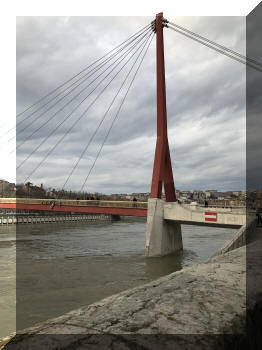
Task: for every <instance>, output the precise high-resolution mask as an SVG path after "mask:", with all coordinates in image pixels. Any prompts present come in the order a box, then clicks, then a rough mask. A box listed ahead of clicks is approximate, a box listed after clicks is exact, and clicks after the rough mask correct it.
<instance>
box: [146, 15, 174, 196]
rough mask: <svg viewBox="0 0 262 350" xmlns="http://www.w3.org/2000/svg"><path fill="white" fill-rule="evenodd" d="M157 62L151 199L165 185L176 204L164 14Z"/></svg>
mask: <svg viewBox="0 0 262 350" xmlns="http://www.w3.org/2000/svg"><path fill="white" fill-rule="evenodd" d="M155 26H156V27H155V29H156V61H157V141H156V150H155V161H154V169H153V177H152V185H151V194H150V198H161V196H162V184H163V183H164V188H165V194H166V201H167V202H175V201H176V192H175V185H174V179H173V171H172V166H171V159H170V152H169V144H168V135H167V113H166V81H165V58H164V40H163V26H164V23H163V13H162V12H161V13H158V14H157V15H156V22H155Z"/></svg>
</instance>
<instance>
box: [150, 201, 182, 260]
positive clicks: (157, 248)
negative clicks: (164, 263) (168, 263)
mask: <svg viewBox="0 0 262 350" xmlns="http://www.w3.org/2000/svg"><path fill="white" fill-rule="evenodd" d="M164 203H165V201H163V200H162V199H158V198H150V199H149V200H148V211H147V228H146V256H147V257H153V256H163V255H168V254H171V253H174V252H176V251H178V250H180V249H183V242H182V234H181V225H180V224H179V223H177V222H174V221H168V220H165V219H164Z"/></svg>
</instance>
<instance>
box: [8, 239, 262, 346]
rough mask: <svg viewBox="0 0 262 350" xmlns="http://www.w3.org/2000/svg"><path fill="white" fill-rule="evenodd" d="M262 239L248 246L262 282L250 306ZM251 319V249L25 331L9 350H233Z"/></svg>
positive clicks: (259, 270) (240, 340) (214, 260)
mask: <svg viewBox="0 0 262 350" xmlns="http://www.w3.org/2000/svg"><path fill="white" fill-rule="evenodd" d="M256 234H257V237H258V238H257V239H255V242H252V243H250V244H249V245H248V251H249V253H250V255H251V257H252V259H251V260H250V262H249V263H250V264H251V265H250V266H249V270H250V271H253V272H254V274H255V280H256V288H252V291H251V293H250V295H249V297H250V300H251V303H250V305H249V306H250V308H255V306H256V300H257V298H258V296H259V293H260V291H261V290H262V288H261V287H262V286H261V283H260V282H261V281H262V270H261V269H258V268H255V267H257V266H260V265H261V248H262V239H261V233H260V234H258V233H256ZM251 311H252V310H251ZM245 321H246V247H245V246H243V247H241V248H238V249H235V250H232V251H229V252H228V253H224V254H220V255H218V256H216V257H213V258H212V259H210V260H209V261H207V262H205V263H201V264H196V265H193V266H190V267H187V268H184V269H183V270H181V271H177V272H175V273H172V274H170V275H168V276H165V277H162V278H160V279H158V280H156V281H153V282H150V283H148V284H146V285H143V286H139V287H136V288H134V289H131V290H127V291H124V292H122V293H119V294H116V295H113V296H111V297H108V298H106V299H104V300H101V301H100V302H97V303H95V304H92V305H89V306H87V307H83V308H80V309H78V310H74V311H72V312H69V313H67V314H65V315H63V316H61V317H57V318H54V319H51V320H48V321H46V322H44V323H41V324H38V325H36V326H35V327H31V328H28V329H26V330H23V331H21V332H19V333H18V334H17V335H16V336H15V338H14V339H13V340H12V341H11V342H10V343H8V344H7V345H6V346H5V347H4V349H7V350H9V349H10V350H12V349H19V350H25V349H26V350H31V349H46V350H49V349H50V350H53V349H72V350H74V349H78V350H80V349H112V350H113V349H143V350H145V349H162V348H163V343H162V342H163V341H164V345H165V346H164V348H165V349H175V348H178V349H190V350H191V349H196V350H197V349H201V350H203V349H220V348H221V349H227V348H228V349H231V348H232V347H230V344H229V347H226V346H225V344H226V339H227V336H230V339H231V340H232V338H231V336H232V334H233V337H235V339H236V340H237V341H239V342H242V341H243V338H244V336H245V325H246V323H245ZM164 335H165V337H163V336H164ZM166 335H168V337H167V336H166ZM219 335H223V342H222V344H220V343H219V342H220V340H221V337H219ZM161 336H162V338H161ZM161 339H162V340H161ZM219 346H221V347H219ZM231 346H232V344H231Z"/></svg>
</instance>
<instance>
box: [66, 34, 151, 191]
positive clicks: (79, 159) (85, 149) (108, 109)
mask: <svg viewBox="0 0 262 350" xmlns="http://www.w3.org/2000/svg"><path fill="white" fill-rule="evenodd" d="M151 35H152V34H151ZM149 40H150V37H149V38H148V40H147V41H146V42H145V44H144V46H143V47H142V49H141V51H140V53H139V54H138V56H137V58H136V59H135V61H134V63H133V64H132V67H131V68H130V70H129V72H128V73H127V75H126V77H125V79H124V81H123V82H122V84H121V86H120V88H119V89H118V91H117V93H116V95H115V96H114V98H113V99H112V101H111V103H110V105H109V107H108V108H107V110H106V112H105V113H104V115H103V117H102V118H101V120H100V122H99V124H98V126H97V128H96V130H95V131H94V133H93V134H92V136H91V138H90V139H89V141H88V143H87V145H86V146H85V148H84V149H83V151H82V153H81V154H80V156H79V158H78V160H77V162H76V163H75V165H74V167H73V168H72V169H71V171H70V173H69V175H68V177H67V179H66V181H65V182H64V184H63V186H62V191H63V190H64V188H65V186H66V184H67V183H68V181H69V179H70V178H71V176H72V175H73V173H74V171H75V170H76V168H77V167H78V164H79V163H80V161H81V159H82V158H83V156H84V154H85V153H86V151H87V149H88V147H89V146H90V144H91V142H92V141H93V139H94V137H95V136H96V134H97V132H98V130H99V128H100V126H101V125H102V123H103V122H104V120H105V118H106V116H107V114H108V112H109V111H110V109H111V107H112V106H113V104H114V102H115V100H116V98H117V96H118V95H119V93H120V92H121V90H122V88H123V86H124V84H125V83H126V81H127V79H128V77H129V75H130V74H131V72H132V70H133V68H134V66H135V64H136V63H137V61H138V59H139V57H140V56H141V55H142V52H143V50H144V48H145V47H146V45H147V43H148V41H149Z"/></svg>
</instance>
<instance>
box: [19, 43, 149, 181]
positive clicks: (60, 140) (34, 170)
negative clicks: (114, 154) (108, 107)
mask: <svg viewBox="0 0 262 350" xmlns="http://www.w3.org/2000/svg"><path fill="white" fill-rule="evenodd" d="M146 40H147V38H146ZM143 44H144V42H143V43H142V44H141V45H140V46H139V47H138V49H136V51H135V52H134V53H133V54H132V56H131V57H129V59H128V61H127V62H126V63H125V64H124V65H123V66H122V67H121V69H120V70H119V71H118V72H117V73H116V74H115V75H114V76H113V78H112V79H111V80H110V81H109V83H107V85H106V86H105V87H104V88H103V89H102V90H101V91H100V93H99V95H98V96H97V97H96V98H95V99H94V100H93V101H92V102H91V104H89V106H88V107H87V108H86V109H85V111H84V112H83V113H82V114H81V115H80V116H79V117H78V119H77V120H76V121H75V122H74V123H73V124H72V125H71V126H70V128H69V129H68V130H67V131H66V133H65V134H64V135H63V136H62V137H61V138H60V139H59V140H58V141H57V142H56V144H55V145H54V146H53V147H52V149H51V150H49V152H48V153H47V154H46V155H45V156H44V158H43V159H42V160H41V161H40V162H39V163H38V165H37V166H36V167H35V168H34V169H33V171H32V172H31V173H30V174H29V175H28V176H27V178H26V179H25V180H24V183H25V182H26V181H27V180H28V179H29V178H31V176H32V175H33V174H34V173H35V172H36V170H37V169H38V168H39V167H40V166H41V165H42V164H43V162H44V161H45V160H46V159H47V158H48V157H49V155H50V154H51V153H52V152H53V151H54V150H55V148H56V147H57V146H58V145H59V144H60V143H61V142H62V141H63V140H64V138H65V137H66V136H67V135H68V133H69V132H70V131H71V130H72V129H73V128H74V126H75V125H76V124H77V123H78V122H79V121H80V120H81V119H82V118H83V117H84V115H85V114H86V112H87V111H88V110H89V109H90V108H91V106H92V105H93V104H94V103H95V102H96V101H97V99H98V98H99V97H100V96H101V95H102V93H103V92H104V91H105V90H106V88H107V87H108V86H109V85H110V84H111V82H112V81H113V80H114V79H115V77H116V76H117V75H118V74H119V73H120V72H121V71H122V70H123V68H124V67H125V66H126V65H127V63H128V62H129V61H130V60H131V58H132V57H133V56H134V55H135V53H136V52H137V51H138V50H139V48H140V47H141V46H142V45H143ZM27 159H28V158H27ZM25 161H26V160H25ZM25 161H24V162H25ZM24 162H22V163H24ZM22 163H21V164H20V165H19V167H21V165H22Z"/></svg>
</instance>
